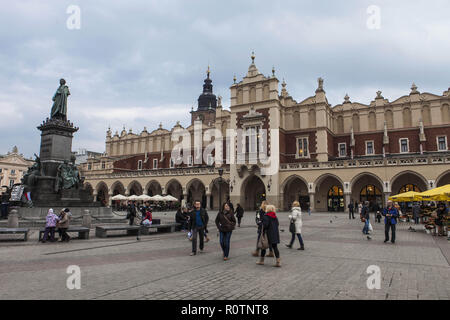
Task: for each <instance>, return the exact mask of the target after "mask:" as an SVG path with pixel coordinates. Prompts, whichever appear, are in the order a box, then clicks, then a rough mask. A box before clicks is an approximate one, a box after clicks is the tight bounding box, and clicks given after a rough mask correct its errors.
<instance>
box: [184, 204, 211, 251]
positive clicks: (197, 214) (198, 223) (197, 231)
mask: <svg viewBox="0 0 450 320" xmlns="http://www.w3.org/2000/svg"><path fill="white" fill-rule="evenodd" d="M208 220H209V216H208V212H207V211H206V210H205V209H204V208H202V207H201V202H200V201H199V200H196V201H195V202H194V210H192V212H191V214H190V219H189V229H190V230H192V252H191V256H195V255H196V254H197V238H199V239H200V252H203V247H204V236H205V229H207V227H208Z"/></svg>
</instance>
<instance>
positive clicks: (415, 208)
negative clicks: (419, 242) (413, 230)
mask: <svg viewBox="0 0 450 320" xmlns="http://www.w3.org/2000/svg"><path fill="white" fill-rule="evenodd" d="M412 214H413V219H414V224H419V218H420V205H419V203H418V202H414V205H413V206H412Z"/></svg>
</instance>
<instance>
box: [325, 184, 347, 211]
mask: <svg viewBox="0 0 450 320" xmlns="http://www.w3.org/2000/svg"><path fill="white" fill-rule="evenodd" d="M327 205H328V211H344V209H345V208H344V190H343V189H342V187H340V186H332V187H331V188H330V189H329V190H328V197H327Z"/></svg>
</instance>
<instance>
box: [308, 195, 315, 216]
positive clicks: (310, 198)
mask: <svg viewBox="0 0 450 320" xmlns="http://www.w3.org/2000/svg"><path fill="white" fill-rule="evenodd" d="M314 194H315V193H314V192H310V193H309V208H310V209H311V212H312V211H314V208H315V207H316V202H315V200H314Z"/></svg>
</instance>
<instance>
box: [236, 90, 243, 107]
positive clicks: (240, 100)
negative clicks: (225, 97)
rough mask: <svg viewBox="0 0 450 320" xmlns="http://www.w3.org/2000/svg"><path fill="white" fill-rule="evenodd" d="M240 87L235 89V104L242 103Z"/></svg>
mask: <svg viewBox="0 0 450 320" xmlns="http://www.w3.org/2000/svg"><path fill="white" fill-rule="evenodd" d="M242 103H243V102H242V89H239V90H238V91H237V104H242Z"/></svg>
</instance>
